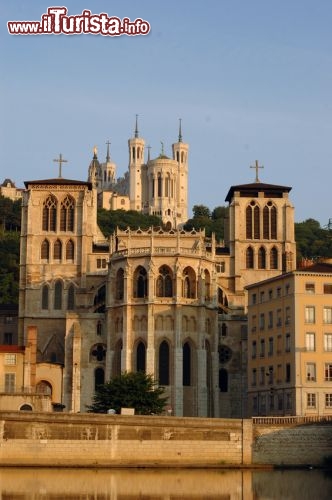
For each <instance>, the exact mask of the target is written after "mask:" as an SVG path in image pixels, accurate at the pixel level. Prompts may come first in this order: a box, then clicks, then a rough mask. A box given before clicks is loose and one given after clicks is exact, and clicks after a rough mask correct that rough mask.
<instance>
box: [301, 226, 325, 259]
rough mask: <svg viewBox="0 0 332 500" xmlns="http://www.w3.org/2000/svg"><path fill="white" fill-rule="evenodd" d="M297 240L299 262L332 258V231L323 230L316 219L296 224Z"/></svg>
mask: <svg viewBox="0 0 332 500" xmlns="http://www.w3.org/2000/svg"><path fill="white" fill-rule="evenodd" d="M295 240H296V244H297V258H298V261H300V260H301V259H314V260H315V259H317V258H320V257H324V258H327V257H328V258H330V257H332V231H331V230H329V229H325V228H322V227H321V226H320V223H319V222H318V221H317V220H315V219H307V220H305V221H303V222H296V223H295Z"/></svg>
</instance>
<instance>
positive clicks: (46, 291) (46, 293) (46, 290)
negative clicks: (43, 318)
mask: <svg viewBox="0 0 332 500" xmlns="http://www.w3.org/2000/svg"><path fill="white" fill-rule="evenodd" d="M48 296H49V288H48V286H47V285H44V286H43V288H42V309H48V303H49V302H48Z"/></svg>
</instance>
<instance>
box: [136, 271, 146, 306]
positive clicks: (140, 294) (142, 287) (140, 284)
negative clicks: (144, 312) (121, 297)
mask: <svg viewBox="0 0 332 500" xmlns="http://www.w3.org/2000/svg"><path fill="white" fill-rule="evenodd" d="M147 296H148V275H147V272H146V269H144V267H142V266H138V268H137V269H136V271H135V273H134V297H135V298H139V299H143V298H144V297H147Z"/></svg>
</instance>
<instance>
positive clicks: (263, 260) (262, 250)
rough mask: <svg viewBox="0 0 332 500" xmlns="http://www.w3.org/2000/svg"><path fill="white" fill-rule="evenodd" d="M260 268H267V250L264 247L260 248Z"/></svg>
mask: <svg viewBox="0 0 332 500" xmlns="http://www.w3.org/2000/svg"><path fill="white" fill-rule="evenodd" d="M258 269H266V250H265V248H264V247H260V248H259V249H258Z"/></svg>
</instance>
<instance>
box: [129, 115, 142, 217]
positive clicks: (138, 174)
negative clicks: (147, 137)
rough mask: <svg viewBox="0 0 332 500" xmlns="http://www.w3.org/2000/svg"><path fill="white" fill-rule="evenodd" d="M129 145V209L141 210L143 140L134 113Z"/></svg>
mask: <svg viewBox="0 0 332 500" xmlns="http://www.w3.org/2000/svg"><path fill="white" fill-rule="evenodd" d="M128 147H129V178H130V181H129V198H130V209H131V210H138V211H140V210H142V189H143V182H142V176H143V171H142V170H143V165H144V147H145V141H144V139H142V138H141V137H139V133H138V115H136V123H135V134H134V137H132V138H131V139H129V140H128Z"/></svg>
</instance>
